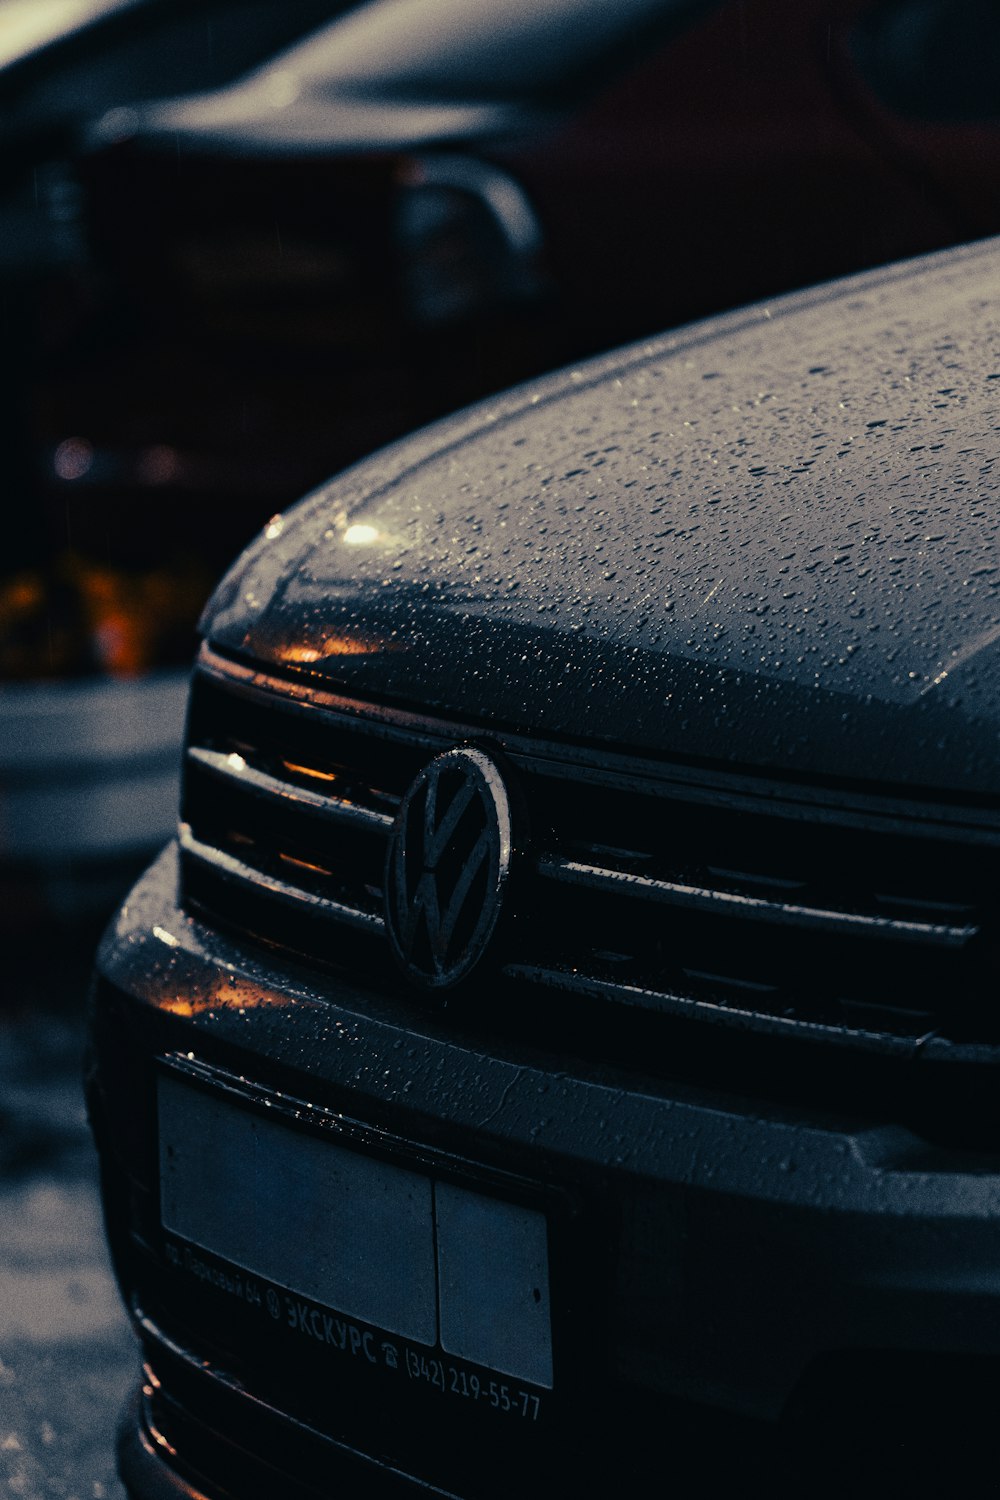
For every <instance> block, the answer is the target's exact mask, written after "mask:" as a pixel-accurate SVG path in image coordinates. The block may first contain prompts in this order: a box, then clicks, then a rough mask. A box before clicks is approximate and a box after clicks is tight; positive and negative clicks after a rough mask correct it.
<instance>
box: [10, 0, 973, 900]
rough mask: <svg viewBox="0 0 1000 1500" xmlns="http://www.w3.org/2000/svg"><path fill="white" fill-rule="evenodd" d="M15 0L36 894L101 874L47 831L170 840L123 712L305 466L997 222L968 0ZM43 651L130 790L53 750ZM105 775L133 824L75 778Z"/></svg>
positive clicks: (167, 678)
mask: <svg viewBox="0 0 1000 1500" xmlns="http://www.w3.org/2000/svg"><path fill="white" fill-rule="evenodd" d="M11 6H12V0H7V5H6V7H5V8H4V10H3V11H0V20H2V19H4V18H6V20H7V30H6V32H5V33H4V35H5V36H6V38H7V51H6V52H5V53H4V54H3V56H2V58H0V62H2V64H3V66H2V67H0V99H2V101H3V104H4V122H5V123H4V138H5V145H6V151H5V177H4V185H3V196H2V201H0V211H2V213H3V215H4V223H5V231H6V232H5V235H4V243H5V250H4V255H5V269H4V276H5V286H6V303H7V307H8V323H7V334H8V356H9V357H8V362H7V369H8V380H7V388H6V390H5V395H4V399H3V401H2V402H0V424H3V433H4V438H5V451H6V454H7V458H6V465H7V473H8V484H9V489H10V492H11V493H12V494H15V495H20V496H21V497H22V503H20V504H17V505H15V506H14V507H12V516H11V520H10V523H9V526H8V530H7V534H6V538H5V542H6V545H5V553H4V562H3V567H2V570H0V679H2V680H3V681H5V682H7V683H10V684H14V685H15V686H12V687H11V688H10V690H7V689H4V692H5V697H6V701H7V702H8V704H9V705H10V708H11V713H10V715H9V717H10V719H11V721H12V722H14V721H15V720H16V722H17V726H18V727H17V731H16V735H15V738H16V739H17V742H18V744H19V745H20V746H21V747H22V751H23V756H24V758H26V760H28V761H31V760H33V759H35V760H37V765H38V767H40V766H41V764H42V761H43V760H44V761H45V765H46V769H45V771H44V773H42V772H41V771H40V770H38V771H29V772H27V773H25V772H24V771H23V769H22V771H17V772H16V773H14V772H11V771H9V770H7V769H4V768H2V767H0V778H2V779H3V781H4V784H5V785H7V786H9V787H10V795H11V796H12V797H13V798H14V801H15V803H16V806H17V808H19V809H21V810H22V811H19V812H18V813H17V818H16V819H15V821H16V822H17V824H18V827H19V828H21V829H22V830H28V832H27V833H24V832H22V833H20V834H18V835H17V838H16V839H13V837H12V836H10V837H8V839H7V841H6V843H4V844H2V845H0V854H2V856H3V858H4V862H5V867H6V868H7V869H8V870H9V871H13V875H12V880H13V883H14V884H16V885H17V886H18V888H24V877H25V876H26V875H27V876H30V878H31V881H33V882H34V884H35V886H36V888H37V889H38V890H39V891H40V892H41V893H42V900H43V904H44V903H48V902H49V899H50V898H49V895H47V894H45V893H51V892H54V891H56V890H58V891H60V892H61V893H62V894H61V895H60V897H59V900H60V902H63V903H64V904H65V901H66V900H67V899H69V896H70V895H71V892H72V889H73V888H74V886H75V888H76V890H77V892H78V894H80V895H86V894H87V893H90V892H96V891H97V890H98V889H99V888H101V889H103V888H104V886H105V882H104V881H103V880H102V881H101V882H98V883H94V882H93V881H91V880H89V879H87V878H81V877H80V876H79V875H77V876H75V877H74V879H73V880H70V879H69V878H68V876H67V871H71V870H77V871H79V870H80V869H82V866H81V864H80V859H79V857H78V856H79V854H80V846H79V841H77V843H74V842H73V840H72V839H70V838H69V837H67V838H66V839H65V840H63V837H62V830H67V831H68V830H69V829H70V828H71V827H76V828H77V830H78V832H82V831H85V830H86V829H88V828H96V829H97V831H98V833H99V837H98V838H97V841H96V843H95V844H93V847H92V850H91V852H92V854H93V860H92V861H91V864H92V865H93V863H94V861H96V862H97V863H99V864H101V865H102V866H103V865H104V863H105V861H106V858H107V856H108V855H111V856H112V857H114V844H115V841H116V839H117V840H118V841H119V843H120V844H121V846H122V852H123V854H124V855H125V857H126V859H127V860H128V861H131V860H132V859H133V858H134V855H135V852H136V850H138V849H140V848H141V847H143V846H145V847H146V848H151V847H152V845H151V844H150V843H148V842H146V841H147V840H148V836H149V835H148V830H149V829H159V831H160V833H161V834H162V835H163V836H165V835H166V833H167V831H168V829H169V822H170V819H169V808H170V806H171V805H172V795H173V794H172V793H171V786H170V781H169V779H168V778H166V777H165V776H164V774H163V769H162V768H163V764H164V762H165V761H169V760H170V757H171V754H172V751H171V739H170V738H169V737H168V739H166V740H164V739H162V737H161V735H160V731H159V730H158V731H157V734H156V735H155V736H154V743H151V744H149V745H146V744H145V741H142V740H140V741H136V742H134V743H133V742H131V741H122V742H121V743H119V744H117V746H116V743H115V737H116V725H118V724H123V723H126V722H128V723H132V724H135V723H137V722H138V716H139V715H143V716H145V715H146V714H147V710H148V708H149V706H150V705H151V703H152V699H153V697H154V696H155V694H153V692H152V689H151V687H150V683H149V681H148V680H147V679H148V678H149V675H150V674H153V675H155V676H157V677H158V680H160V681H161V682H162V686H163V692H162V695H161V703H160V706H159V707H158V708H157V709H156V712H155V714H154V718H155V720H156V722H157V723H158V724H160V725H162V726H166V724H167V722H168V719H169V715H170V713H172V714H173V723H174V726H175V727H174V729H173V732H172V743H173V744H174V745H176V743H177V740H178V739H179V735H180V718H179V714H178V713H177V711H176V706H177V704H178V703H179V701H180V699H181V696H182V693H183V675H184V670H185V663H186V661H187V660H188V657H189V655H190V651H191V647H192V641H193V636H194V624H195V621H196V619H197V615H198V612H199V609H200V607H201V605H202V603H203V602H204V600H205V598H206V596H207V594H208V592H209V589H210V586H211V581H212V579H213V577H215V576H217V574H218V572H219V571H220V570H221V568H222V567H223V566H224V565H225V564H227V563H228V561H229V559H230V557H231V556H232V555H233V554H234V553H235V552H236V551H237V550H238V548H239V547H240V546H241V545H243V544H244V543H245V542H246V541H247V540H248V539H249V538H250V536H251V535H252V534H253V533H254V532H255V531H256V530H257V529H258V528H259V527H260V526H261V525H262V524H264V523H265V522H266V520H267V519H268V517H270V516H271V515H273V514H275V513H276V512H278V511H280V510H282V509H284V507H285V506H286V505H287V504H288V503H289V501H290V500H291V499H292V498H293V497H294V496H295V495H296V494H299V493H302V491H303V490H305V489H308V488H310V487H312V486H313V485H315V484H316V483H318V482H319V481H320V480H322V479H323V478H324V477H325V476H326V475H327V474H329V473H331V472H333V471H335V470H337V469H340V468H342V467H343V466H344V465H346V464H348V463H351V462H354V461H355V460H357V459H359V458H361V457H362V456H363V455H364V454H366V453H368V452H370V451H371V450H372V449H373V448H375V447H377V446H378V445H379V444H381V443H383V442H385V441H387V440H389V439H392V438H395V437H399V436H401V435H402V434H403V433H405V432H407V431H410V430H412V429H413V428H414V427H416V426H419V425H421V424H422V423H424V422H426V421H428V420H430V419H432V418H435V417H438V416H440V415H442V414H443V413H445V412H446V411H449V410H452V409H454V408H455V407H457V406H460V405H463V404H465V403H467V402H468V401H470V400H472V399H474V398H476V397H479V396H482V395H485V394H487V393H488V392H490V391H494V390H498V389H500V388H502V387H504V386H505V385H507V384H509V383H511V382H512V381H515V380H518V379H523V378H524V377H526V376H529V375H531V374H534V373H538V372H541V371H543V370H545V369H550V368H553V367H555V366H557V365H559V364H561V363H563V362H565V361H567V360H570V359H577V358H580V357H583V356H584V355H586V354H588V353H592V352H594V351H596V350H598V349H600V348H602V347H606V346H608V345H611V344H615V343H619V342H621V341H623V340H625V339H627V338H631V337H636V336H639V335H642V334H644V333H646V332H647V331H648V330H649V329H651V328H657V327H665V326H671V325H674V324H677V323H679V322H682V321H684V320H686V319H690V318H692V317H695V316H700V315H704V314H706V313H710V312H713V311H719V310H721V309H723V308H725V307H728V306H730V305H733V304H735V303H737V302H742V301H746V300H748V299H752V298H754V297H760V296H765V295H773V294H775V293H777V292H779V291H785V290H787V289H789V288H791V287H793V286H796V285H802V284H806V283H808V282H810V281H815V280H818V279H822V278H824V277H829V276H832V275H836V274H842V273H844V272H847V271H851V270H855V269H858V268H861V267H863V266H867V265H872V264H877V263H880V262H885V261H888V260H891V259H892V258H893V257H896V256H900V255H904V254H913V253H915V252H918V251H922V250H929V249H932V248H934V247H936V246H941V245H945V244H949V243H953V242H955V241H958V240H962V239H965V238H967V237H970V236H974V235H976V234H983V233H988V232H991V231H995V230H996V229H997V228H1000V224H998V222H997V218H996V206H995V205H996V195H995V192H994V190H993V184H994V181H995V177H996V169H997V162H998V142H1000V136H998V125H997V108H996V102H997V101H996V94H995V88H994V85H993V82H992V75H991V74H990V72H989V70H988V69H986V70H984V69H982V68H981V67H980V66H979V64H978V62H977V59H979V58H981V57H982V56H986V55H988V54H989V51H990V41H991V38H992V37H993V36H994V32H995V15H994V13H993V11H992V7H990V6H989V5H985V4H984V3H982V0H950V3H949V4H947V5H945V4H940V3H932V0H920V3H916V0H914V3H900V0H892V3H886V0H859V3H857V4H854V3H851V4H848V5H844V6H839V7H837V8H835V9H831V7H830V5H829V4H828V3H827V0H808V3H802V0H795V3H792V0H749V3H748V0H740V3H738V4H737V3H729V4H725V5H722V4H716V5H711V4H698V3H694V0H629V3H628V4H618V5H616V6H614V7H609V6H607V5H604V4H600V3H594V0H546V3H545V4H540V5H523V4H521V3H519V0H504V3H503V4H499V5H497V4H494V5H491V6H490V7H489V8H486V9H484V8H483V7H482V6H480V5H477V4H475V3H469V0H447V3H442V0H374V3H372V4H369V5H366V6H361V7H356V8H353V9H351V10H350V11H348V12H347V13H345V14H339V13H338V12H339V11H340V9H341V7H339V6H337V5H335V4H328V3H326V0H323V3H320V0H296V3H295V4H294V5H280V6H279V5H273V4H267V3H260V4H255V5H253V6H247V5H245V4H240V5H234V4H232V3H229V0H213V3H212V4H211V5H210V6H205V5H195V4H193V3H191V0H130V3H107V0H95V3H94V4H93V5H88V6H86V7H84V8H83V9H72V10H70V11H57V10H53V9H51V8H49V9H46V8H40V7H37V6H36V7H30V8H29V9H27V10H25V8H24V7H18V8H15V10H12V8H11ZM12 15H15V17H17V16H19V17H20V21H21V29H15V30H13V31H12V29H11V25H10V22H11V16H12ZM991 17H992V19H991ZM60 18H61V19H60ZM25 23H27V30H24V29H23V28H24V26H25ZM161 674H162V675H161ZM67 679H72V680H73V681H74V682H75V687H74V688H73V697H72V703H70V701H69V700H67V704H66V711H67V713H68V714H72V713H73V712H76V711H77V710H76V707H74V705H79V703H80V701H81V700H82V699H83V698H89V697H90V696H92V698H93V701H92V702H89V701H88V704H87V706H86V708H85V709H81V710H80V711H81V712H84V713H85V715H86V717H87V719H88V722H89V721H91V720H94V721H95V722H96V721H98V720H100V721H101V722H102V724H103V727H102V728H101V729H100V737H101V738H102V740H103V742H106V743H107V745H108V746H109V750H110V755H111V758H112V762H113V761H114V760H115V759H117V760H118V761H120V762H122V763H127V764H128V765H129V767H130V774H129V779H128V784H127V785H126V784H125V783H123V784H122V785H121V786H120V787H116V786H115V784H114V783H115V772H114V769H113V765H112V764H111V763H109V764H108V765H107V766H106V768H105V769H104V770H103V771H98V769H97V767H95V764H94V763H93V761H92V759H89V758H86V757H85V758H84V760H83V761H79V762H78V760H77V758H76V756H75V753H74V752H73V750H72V748H68V749H67V753H66V756H65V764H64V765H63V766H61V767H55V766H52V765H51V764H50V763H49V756H50V752H49V751H47V750H45V749H44V745H43V743H42V741H44V736H45V733H46V730H45V723H46V722H48V719H47V717H46V716H47V712H48V711H47V707H46V705H47V703H48V700H49V698H50V697H53V696H58V694H59V692H60V691H61V689H60V688H59V687H58V686H55V685H53V686H50V687H49V688H44V687H42V688H37V684H38V683H39V682H40V681H42V682H49V683H50V684H55V683H58V682H61V681H64V680H67ZM133 685H134V686H135V692H133ZM123 699H128V700H129V706H127V707H124V715H123V716H121V715H120V714H119V709H120V708H122V707H123ZM133 699H134V700H135V702H134V704H133V702H132V700H133ZM15 700H16V701H15ZM36 706H38V707H39V711H40V712H41V714H42V720H41V721H39V723H38V726H37V733H38V734H39V735H40V736H41V739H40V741H39V750H38V756H37V757H33V755H32V753H31V752H30V751H29V750H28V749H27V747H28V746H29V745H30V744H31V743H33V737H34V735H35V733H36V727H35V717H34V716H35V709H36ZM84 738H87V736H84ZM19 753H21V752H19ZM144 757H145V758H146V759H147V761H148V771H147V772H146V773H142V775H141V776H140V777H139V779H138V780H137V779H135V775H136V774H138V767H139V762H140V761H141V760H142V759H143V758H144ZM24 774H28V775H29V779H30V777H32V776H34V777H35V779H36V780H37V779H38V777H39V776H41V777H42V780H44V782H45V783H46V785H48V784H49V783H50V781H51V778H52V777H53V776H55V777H58V778H60V779H61V781H62V783H63V786H64V793H65V795H64V798H63V800H64V802H65V805H66V807H67V812H66V815H65V817H62V816H60V817H59V818H55V819H49V820H48V821H47V822H46V823H45V825H44V827H43V826H42V825H40V824H38V823H37V821H36V814H37V813H38V809H39V808H40V806H41V804H40V803H39V802H38V800H37V797H36V796H35V793H34V792H33V791H32V790H31V788H30V787H28V788H26V787H25V785H24V781H23V777H24ZM12 775H13V776H14V780H11V776H12ZM102 782H103V789H102V790H100V791H99V793H98V801H100V800H101V799H102V798H105V797H110V798H111V800H112V801H113V802H114V803H115V805H116V806H117V807H129V806H131V807H134V808H135V810H136V817H135V821H134V826H133V827H132V828H131V829H129V828H128V826H127V824H122V823H120V822H119V821H117V819H115V820H113V821H112V822H107V821H105V820H104V819H103V818H99V819H98V820H97V823H96V824H95V822H94V819H93V818H92V817H89V816H88V814H87V812H86V810H85V809H83V808H82V807H80V806H76V805H75V804H76V803H77V802H79V798H78V797H77V794H76V792H75V790H74V788H77V787H81V786H86V787H89V788H90V789H91V790H93V789H94V788H95V787H97V786H98V785H99V784H101V783H102ZM96 805H97V803H96V802H94V803H93V806H96ZM22 812H23V814H24V815H23V816H22ZM35 827H39V828H41V833H42V838H41V842H40V843H39V841H38V840H37V839H35V838H34V836H33V834H32V833H31V830H32V829H33V828H35ZM140 829H143V830H145V832H143V834H142V836H141V838H140V835H139V830H140ZM26 838H27V843H26V842H25V839H26ZM88 838H89V835H88ZM61 841H62V842H61ZM85 842H86V841H85ZM83 852H84V854H85V853H86V850H85V849H84V851H83ZM53 860H55V863H53ZM84 863H86V860H85V861H84ZM32 872H34V873H33V874H32ZM111 878H112V879H113V877H111Z"/></svg>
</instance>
